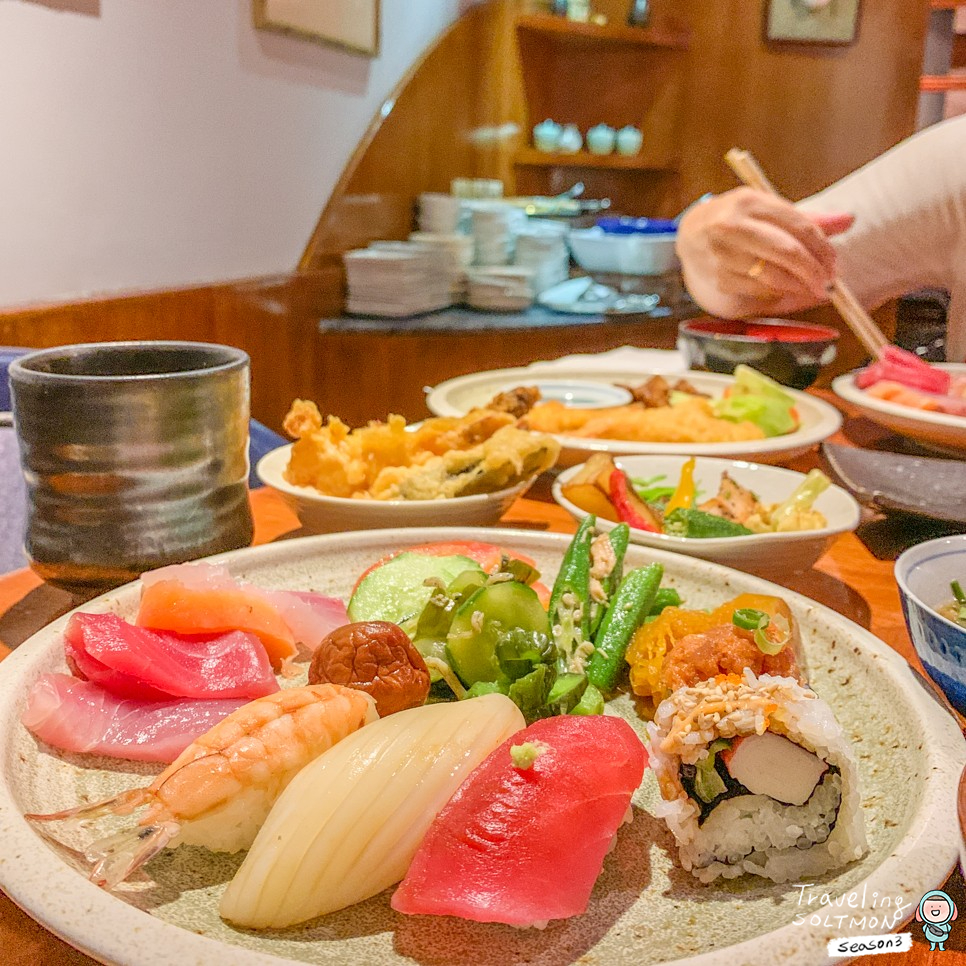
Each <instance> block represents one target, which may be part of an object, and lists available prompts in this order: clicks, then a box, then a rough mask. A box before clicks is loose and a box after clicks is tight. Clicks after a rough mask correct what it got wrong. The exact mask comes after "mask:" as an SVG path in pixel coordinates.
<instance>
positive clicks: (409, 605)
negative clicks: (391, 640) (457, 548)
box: [348, 553, 483, 633]
mask: <svg viewBox="0 0 966 966" xmlns="http://www.w3.org/2000/svg"><path fill="white" fill-rule="evenodd" d="M465 570H475V571H479V572H480V573H482V572H483V568H482V567H480V565H479V564H478V563H476V562H475V561H474V560H470V558H469V557H463V556H460V555H458V554H457V555H454V556H451V557H427V556H424V555H422V554H419V553H401V554H399V556H398V557H393V558H392V560H387V561H386V563H384V564H383V565H382V566H381V567H377V568H376V569H375V570H373V571H370V573H368V574H366V576H365V577H364V578H363V579H362V583H360V584H359V586H358V587H357V588H356V592H355V593H354V594H353V595H352V598H351V599H350V600H349V607H348V611H349V620H350V621H389V622H390V623H393V624H399V626H400V627H402V628H403V630H405V631H406V632H407V633H412V631H413V630H415V624H416V621H417V620H418V619H419V615H420V614H421V613H422V610H423V608H424V607H425V606H426V603H427V602H428V601H429V598H430V597H432V596H433V592H434V589H435V588H433V587H432V586H427V585H426V580H428V579H429V578H432V577H435V578H438V579H439V580H441V581H442V582H443V584H444V585H448V584H449V583H450V582H451V581H452V580H453V579H454V578H455V577H457V576H458V575H459V574H461V573H463V571H465Z"/></svg>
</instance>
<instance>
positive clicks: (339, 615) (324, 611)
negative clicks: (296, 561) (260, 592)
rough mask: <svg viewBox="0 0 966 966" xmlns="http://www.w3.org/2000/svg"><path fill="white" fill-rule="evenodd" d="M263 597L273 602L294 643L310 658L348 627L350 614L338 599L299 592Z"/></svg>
mask: <svg viewBox="0 0 966 966" xmlns="http://www.w3.org/2000/svg"><path fill="white" fill-rule="evenodd" d="M266 595H267V596H269V597H270V598H271V599H272V600H273V601H274V602H275V604H276V606H277V607H278V609H279V613H281V615H282V620H284V621H285V623H286V624H288V626H289V627H290V628H291V630H292V634H293V635H294V637H295V640H297V641H298V642H299V644H301V645H302V647H303V648H304V649H305V650H306V651H307V652H308V653H309V654H314V653H315V651H316V650H317V649H318V646H319V645H320V644H321V643H322V641H323V640H325V638H326V637H327V636H328V635H329V634H330V633H331V632H332V631H334V630H335V629H336V628H337V627H342V625H343V624H348V623H349V612H348V611H347V610H346V605H345V604H344V603H343V602H342V601H341V600H340V599H339V598H338V597H326V596H325V595H324V594H315V593H310V592H308V591H301V590H276V591H266Z"/></svg>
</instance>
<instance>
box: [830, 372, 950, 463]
mask: <svg viewBox="0 0 966 966" xmlns="http://www.w3.org/2000/svg"><path fill="white" fill-rule="evenodd" d="M934 365H936V367H937V368H938V369H946V370H947V371H948V372H951V373H953V374H954V375H957V376H966V363H963V362H947V363H934ZM855 377H856V373H854V372H849V373H846V374H845V375H844V376H838V377H837V378H835V379H833V380H832V390H833V391H834V392H835V393H836V395H838V396H839V397H840V398H842V399H844V400H845V401H846V402H848V403H851V404H852V405H853V406H855V407H857V408H858V409H860V410H861V411H862V415H863V416H867V417H868V418H869V419H871V420H873V421H874V422H877V423H879V424H880V425H881V426H885V427H886V428H887V429H891V430H892V431H893V432H894V433H899V434H900V435H901V436H907V437H908V438H909V439H912V440H915V441H916V442H917V443H919V444H920V445H921V446H925V447H927V448H928V449H933V450H937V451H938V452H940V453H949V454H951V455H952V456H958V457H960V458H963V457H966V416H953V415H952V414H950V413H933V412H926V411H924V410H921V409H914V408H912V407H911V406H900V405H898V403H894V402H889V401H888V400H885V399H876V398H875V397H874V396H870V395H869V394H868V393H867V392H865V391H864V390H862V389H859V387H858V386H857V385H856V384H855Z"/></svg>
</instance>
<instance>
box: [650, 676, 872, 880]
mask: <svg viewBox="0 0 966 966" xmlns="http://www.w3.org/2000/svg"><path fill="white" fill-rule="evenodd" d="M648 730H649V738H650V754H651V759H650V760H651V767H652V769H653V770H654V772H655V774H656V776H657V779H658V785H659V787H660V791H661V796H662V799H663V801H661V802H659V804H658V815H659V816H660V817H662V818H664V820H665V821H666V822H667V825H668V827H669V829H670V830H671V832H672V833H673V835H674V838H675V839H676V841H677V845H678V850H679V855H680V859H681V864H682V865H683V866H684V868H685V869H688V870H690V871H691V872H692V874H693V875H695V876H696V877H697V878H698V879H700V880H701V881H703V882H712V881H714V880H715V879H717V878H726V879H731V878H736V877H738V876H740V875H744V874H747V873H750V874H753V875H759V876H764V877H765V878H768V879H773V880H774V881H775V882H789V881H793V880H794V881H803V879H804V878H806V877H809V876H819V875H822V874H823V873H825V872H829V871H831V870H833V869H837V868H839V867H841V866H843V865H845V864H846V863H848V862H851V861H853V860H854V859H858V858H860V857H861V856H862V855H864V854H865V852H866V851H867V844H866V838H865V825H864V821H863V817H862V809H861V796H860V793H859V787H858V776H857V773H856V766H855V759H854V757H853V753H852V749H851V746H850V745H849V742H848V741H847V739H846V738H845V735H844V734H843V732H842V729H841V727H840V726H839V724H838V723H837V722H836V721H835V718H834V717H833V716H832V712H831V710H830V709H829V707H828V705H827V704H825V702H824V701H822V700H821V699H820V698H819V697H818V696H817V695H816V694H815V692H814V691H812V690H810V689H809V688H807V687H805V686H803V685H801V684H800V683H799V682H798V681H796V680H795V679H793V678H788V677H777V676H774V675H769V674H762V675H760V676H756V675H755V674H754V673H753V672H752V671H750V670H746V671H745V672H744V674H743V675H738V674H727V675H723V674H722V675H718V676H717V677H715V678H712V679H710V680H708V681H704V682H702V683H700V684H696V685H693V686H689V687H683V688H680V689H678V690H676V691H674V692H673V693H672V694H671V696H670V697H669V698H667V699H666V700H664V701H663V702H662V703H661V704H660V706H659V707H658V709H657V714H656V716H655V718H654V721H653V722H652V723H651V724H650V725H649V726H648Z"/></svg>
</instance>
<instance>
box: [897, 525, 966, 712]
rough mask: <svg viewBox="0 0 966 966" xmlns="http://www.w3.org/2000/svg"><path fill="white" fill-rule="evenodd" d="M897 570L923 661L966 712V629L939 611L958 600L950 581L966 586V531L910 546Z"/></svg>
mask: <svg viewBox="0 0 966 966" xmlns="http://www.w3.org/2000/svg"><path fill="white" fill-rule="evenodd" d="M895 574H896V583H898V585H899V598H900V600H901V601H902V612H903V614H904V615H905V618H906V627H908V628H909V636H910V637H911V638H912V643H913V646H914V647H915V649H916V653H917V654H918V655H919V660H920V661H922V664H923V667H924V668H925V669H926V672H927V673H928V674H929V676H930V677H931V678H932V679H933V681H935V682H936V684H938V685H939V687H940V688H942V690H943V692H944V693H945V695H946V697H947V698H948V699H949V702H950V704H952V706H953V707H954V708H955V709H956V710H957V711H959V712H960V714H966V627H960V626H959V625H958V624H956V623H954V622H953V621H951V620H949V619H948V618H945V617H942V616H941V615H940V614H938V613H937V608H939V607H941V606H942V605H943V604H946V603H948V602H949V601H951V600H952V599H953V593H952V591H951V590H950V589H949V584H950V581H952V580H958V581H959V582H960V583H961V584H963V585H964V586H966V583H964V581H966V533H961V534H957V535H956V536H953V537H940V538H939V539H938V540H928V541H926V543H920V544H917V545H916V546H914V547H910V548H909V549H908V550H907V551H906V552H905V553H904V554H902V555H901V556H900V557H899V559H898V560H897V561H896V566H895Z"/></svg>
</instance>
